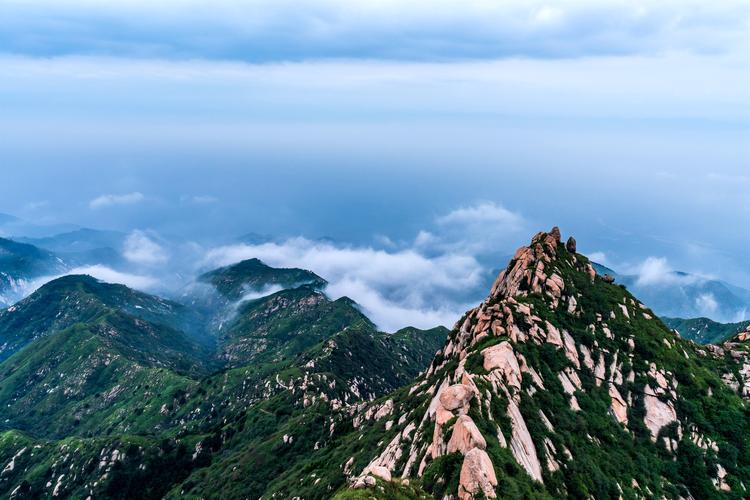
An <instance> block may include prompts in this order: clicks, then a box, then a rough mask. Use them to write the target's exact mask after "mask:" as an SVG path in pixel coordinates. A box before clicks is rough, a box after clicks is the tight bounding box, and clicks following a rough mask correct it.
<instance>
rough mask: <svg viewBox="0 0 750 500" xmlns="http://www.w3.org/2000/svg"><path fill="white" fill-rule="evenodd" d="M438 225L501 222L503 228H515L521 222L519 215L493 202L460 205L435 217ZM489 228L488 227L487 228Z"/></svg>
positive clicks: (519, 225)
mask: <svg viewBox="0 0 750 500" xmlns="http://www.w3.org/2000/svg"><path fill="white" fill-rule="evenodd" d="M437 223H438V224H439V225H449V224H462V225H464V224H470V225H473V224H501V225H502V226H503V229H510V230H516V229H519V228H520V227H521V225H522V223H523V219H522V218H521V216H520V215H518V214H516V213H514V212H511V211H510V210H508V209H506V208H505V207H503V206H501V205H498V204H496V203H493V202H482V203H479V204H477V205H472V206H468V207H461V208H457V209H455V210H453V211H452V212H449V213H448V214H446V215H443V216H440V217H438V218H437ZM488 229H490V228H488Z"/></svg>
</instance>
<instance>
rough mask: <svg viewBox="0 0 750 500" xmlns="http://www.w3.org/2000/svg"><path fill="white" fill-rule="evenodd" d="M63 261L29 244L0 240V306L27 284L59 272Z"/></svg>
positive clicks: (21, 291) (11, 300)
mask: <svg viewBox="0 0 750 500" xmlns="http://www.w3.org/2000/svg"><path fill="white" fill-rule="evenodd" d="M65 268H66V265H65V263H64V262H63V260H62V259H61V258H60V257H58V256H57V255H55V254H54V253H52V252H50V251H47V250H42V249H41V248H37V247H35V246H33V245H29V244H25V243H18V242H16V241H12V240H9V239H5V238H0V307H3V306H8V305H10V304H12V303H13V302H15V301H16V300H18V298H20V296H21V294H22V293H23V292H24V290H25V288H26V286H27V285H28V283H29V282H30V281H31V280H33V279H34V278H38V277H40V276H49V275H53V274H57V273H60V272H62V271H63V270H64V269H65Z"/></svg>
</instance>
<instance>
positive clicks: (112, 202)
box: [89, 191, 146, 210]
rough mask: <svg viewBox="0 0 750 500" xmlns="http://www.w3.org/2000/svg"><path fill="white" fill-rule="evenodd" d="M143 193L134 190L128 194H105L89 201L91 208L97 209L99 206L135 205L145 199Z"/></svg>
mask: <svg viewBox="0 0 750 500" xmlns="http://www.w3.org/2000/svg"><path fill="white" fill-rule="evenodd" d="M145 199H146V197H145V196H143V193H139V192H137V191H136V192H133V193H127V194H103V195H101V196H98V197H96V198H94V199H93V200H91V201H90V202H89V208H91V209H92V210H96V209H99V208H106V207H112V206H116V205H135V204H136V203H140V202H142V201H143V200H145Z"/></svg>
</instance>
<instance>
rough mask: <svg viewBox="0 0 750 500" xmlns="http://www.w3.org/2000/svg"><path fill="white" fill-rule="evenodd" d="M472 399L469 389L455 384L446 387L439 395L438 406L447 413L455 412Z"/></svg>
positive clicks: (472, 395) (472, 394)
mask: <svg viewBox="0 0 750 500" xmlns="http://www.w3.org/2000/svg"><path fill="white" fill-rule="evenodd" d="M472 397H474V393H473V392H472V391H471V389H470V388H469V387H467V386H465V385H463V384H455V385H452V386H450V387H447V388H446V389H445V390H444V391H443V392H442V394H440V404H441V405H442V406H443V408H445V409H446V410H448V411H455V410H459V409H461V408H463V407H464V406H466V404H468V402H469V401H470V400H471V398H472Z"/></svg>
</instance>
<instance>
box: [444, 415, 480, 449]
mask: <svg viewBox="0 0 750 500" xmlns="http://www.w3.org/2000/svg"><path fill="white" fill-rule="evenodd" d="M472 448H479V449H480V450H484V449H485V448H487V442H486V441H485V440H484V437H482V433H481V432H479V429H478V428H477V426H476V424H475V423H474V421H473V420H472V419H471V417H469V416H467V415H461V416H460V417H458V420H457V421H456V423H455V424H454V426H453V433H452V434H451V439H450V441H448V453H455V452H457V451H458V452H460V453H461V454H463V455H465V454H466V453H467V452H468V451H469V450H471V449H472Z"/></svg>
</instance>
